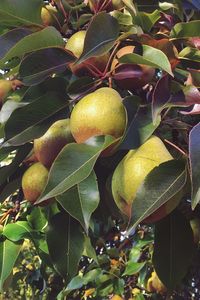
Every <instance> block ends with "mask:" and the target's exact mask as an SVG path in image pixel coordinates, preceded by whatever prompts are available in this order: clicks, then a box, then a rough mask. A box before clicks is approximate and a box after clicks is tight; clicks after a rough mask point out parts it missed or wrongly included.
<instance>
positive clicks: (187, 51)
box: [179, 47, 200, 62]
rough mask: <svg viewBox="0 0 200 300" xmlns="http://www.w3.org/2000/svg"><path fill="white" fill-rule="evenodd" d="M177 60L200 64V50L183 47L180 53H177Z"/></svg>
mask: <svg viewBox="0 0 200 300" xmlns="http://www.w3.org/2000/svg"><path fill="white" fill-rule="evenodd" d="M179 58H180V59H188V60H192V61H197V62H200V50H199V49H196V48H191V47H185V48H184V49H183V50H182V51H181V52H179Z"/></svg>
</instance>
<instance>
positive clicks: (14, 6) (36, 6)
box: [0, 0, 43, 27]
mask: <svg viewBox="0 0 200 300" xmlns="http://www.w3.org/2000/svg"><path fill="white" fill-rule="evenodd" d="M42 6H43V1H42V0H29V1H27V0H1V6H0V24H1V25H2V24H3V25H6V26H22V25H29V26H30V25H36V26H38V25H41V23H42V20H41V9H42ZM40 27H41V26H40Z"/></svg>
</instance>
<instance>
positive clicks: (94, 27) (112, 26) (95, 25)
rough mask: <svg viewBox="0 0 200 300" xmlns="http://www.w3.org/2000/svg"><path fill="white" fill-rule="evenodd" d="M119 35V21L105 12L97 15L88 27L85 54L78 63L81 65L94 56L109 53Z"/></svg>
mask: <svg viewBox="0 0 200 300" xmlns="http://www.w3.org/2000/svg"><path fill="white" fill-rule="evenodd" d="M118 35H119V25H118V22H117V20H116V19H115V18H113V17H111V16H110V15H109V14H107V13H105V12H101V13H99V14H97V15H96V16H95V17H93V19H92V21H91V23H90V25H89V27H88V30H87V33H86V37H85V42H84V48H83V53H82V54H81V56H80V58H79V59H78V61H77V63H81V62H83V61H85V60H86V59H88V58H90V57H92V56H100V55H103V54H105V53H107V52H108V51H109V50H110V49H111V48H112V47H113V45H114V44H115V42H116V40H117V38H118Z"/></svg>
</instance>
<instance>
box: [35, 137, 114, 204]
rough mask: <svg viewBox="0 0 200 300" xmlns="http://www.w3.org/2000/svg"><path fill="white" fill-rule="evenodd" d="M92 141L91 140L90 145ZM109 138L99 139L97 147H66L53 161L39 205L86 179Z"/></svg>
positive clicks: (74, 145)
mask: <svg viewBox="0 0 200 300" xmlns="http://www.w3.org/2000/svg"><path fill="white" fill-rule="evenodd" d="M92 141H93V139H91V143H92ZM112 141H113V139H112V138H111V137H107V138H105V140H104V138H103V141H102V139H101V141H100V144H99V145H92V144H91V145H88V144H75V143H71V144H68V145H66V146H65V147H64V148H63V149H62V151H61V152H60V153H59V155H58V156H57V158H56V160H55V161H54V163H53V165H52V167H51V169H50V172H49V179H48V183H47V186H46V188H45V190H44V192H43V193H42V195H41V197H40V199H39V200H38V201H37V202H35V203H40V202H42V201H44V200H46V199H49V198H52V197H56V196H58V195H60V194H62V193H64V192H65V191H67V190H69V189H70V188H71V187H73V186H74V185H76V184H78V183H79V182H81V181H82V180H84V179H85V178H87V177H88V176H89V175H90V173H91V171H92V169H93V167H94V164H95V162H96V160H97V158H98V157H99V155H100V153H101V152H102V150H103V149H105V148H106V147H107V146H108V145H110V144H111V142H112Z"/></svg>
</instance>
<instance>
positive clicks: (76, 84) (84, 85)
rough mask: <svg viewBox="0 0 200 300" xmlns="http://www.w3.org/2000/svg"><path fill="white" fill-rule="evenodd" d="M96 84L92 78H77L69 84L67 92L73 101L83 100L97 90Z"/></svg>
mask: <svg viewBox="0 0 200 300" xmlns="http://www.w3.org/2000/svg"><path fill="white" fill-rule="evenodd" d="M96 85H97V84H96V82H95V81H94V79H93V78H91V77H86V76H85V77H81V78H77V79H76V80H75V81H73V82H72V83H70V84H69V86H68V88H67V92H68V94H69V96H70V97H71V98H72V99H77V98H82V97H84V96H85V95H86V94H88V93H91V92H93V91H94V90H95V87H96Z"/></svg>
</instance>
